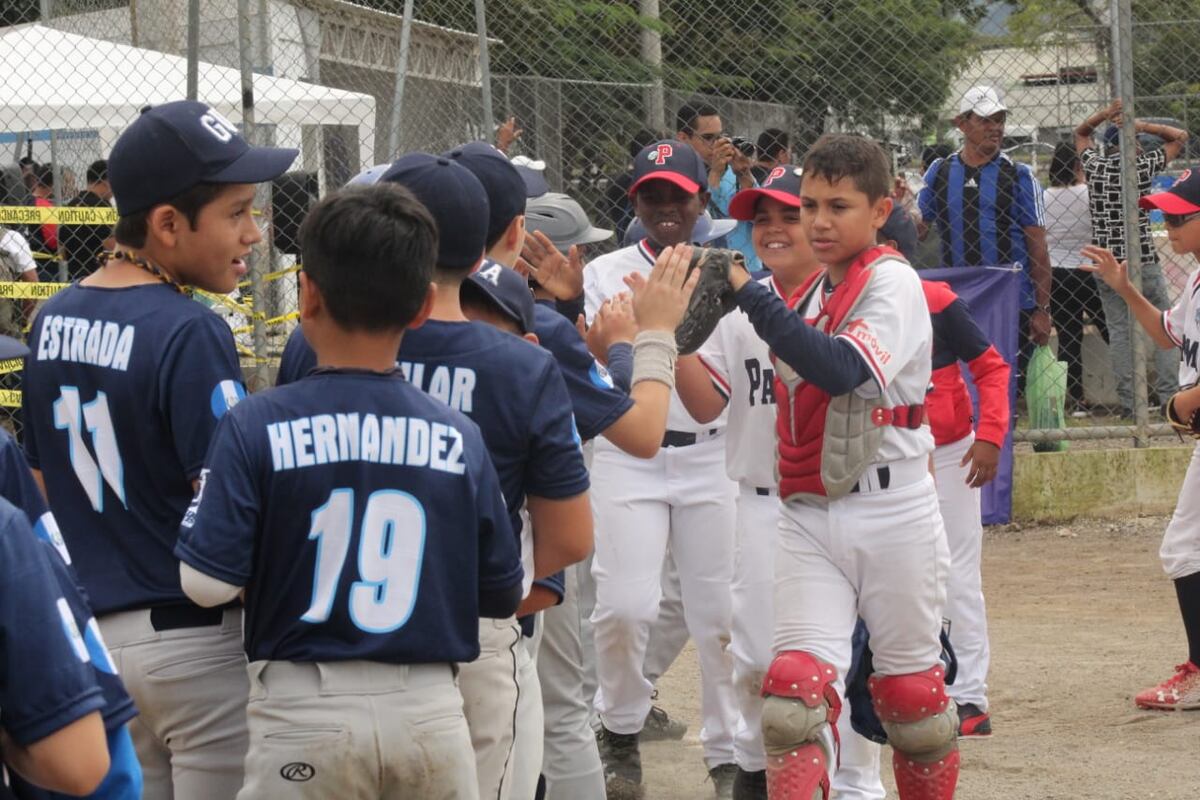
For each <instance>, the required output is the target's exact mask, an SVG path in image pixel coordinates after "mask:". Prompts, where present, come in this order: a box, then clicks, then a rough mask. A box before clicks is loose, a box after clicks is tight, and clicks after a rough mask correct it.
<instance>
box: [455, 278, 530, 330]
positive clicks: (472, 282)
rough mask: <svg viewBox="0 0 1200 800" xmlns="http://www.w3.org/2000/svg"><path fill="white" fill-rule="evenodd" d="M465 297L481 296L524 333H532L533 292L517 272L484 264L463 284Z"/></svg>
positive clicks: (527, 282)
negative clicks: (476, 294)
mask: <svg viewBox="0 0 1200 800" xmlns="http://www.w3.org/2000/svg"><path fill="white" fill-rule="evenodd" d="M461 291H462V293H463V295H470V294H472V293H478V294H479V295H480V296H482V297H484V298H485V299H486V300H487V302H488V303H489V304H490V305H492V306H494V307H495V308H496V309H498V310H499V311H500V313H502V314H504V316H506V317H508V318H509V319H511V320H512V321H513V322H515V323H517V326H518V327H519V328H520V329H521V333H529V332H530V331H532V330H533V313H534V312H533V292H531V291H529V281H527V280H526V279H525V278H524V277H522V276H521V275H520V274H519V273H518V272H517V271H516V270H512V269H509V268H508V267H505V266H502V265H500V264H497V263H496V262H495V261H491V260H488V261H485V262H483V266H481V267H480V268H479V269H478V270H477V271H475V272H472V273H471V275H470V277H468V278H467V279H466V280H465V281H463V285H462V290H461Z"/></svg>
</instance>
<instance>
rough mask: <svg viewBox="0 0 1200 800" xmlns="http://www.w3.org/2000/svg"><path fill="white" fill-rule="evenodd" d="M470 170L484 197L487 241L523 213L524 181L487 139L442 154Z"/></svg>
mask: <svg viewBox="0 0 1200 800" xmlns="http://www.w3.org/2000/svg"><path fill="white" fill-rule="evenodd" d="M442 155H443V157H445V158H449V159H452V160H454V161H457V162H458V163H459V164H461V165H462V166H464V167H466V168H467V169H468V170H470V171H471V172H472V173H473V174H474V175H475V177H476V178H478V179H479V182H480V183H481V184H482V185H483V189H484V191H485V192H487V200H488V234H487V240H488V243H489V244H490V243H492V242H495V241H496V240H498V239H499V238H500V234H502V233H504V231H505V229H506V228H508V226H509V225H510V224H512V221H513V220H514V219H516V218H517V217H519V216H520V215H521V214H524V213H525V181H524V180H523V179H522V178H521V173H519V172H517V168H516V167H514V166H513V165H512V162H511V161H509V160H508V156H506V155H504V153H501V152H500V151H499V150H497V149H496V148H495V147H493V146H492V145H490V144H488V143H487V142H471V143H469V144H464V145H462V146H461V147H456V148H454V149H453V150H450V151H449V152H446V153H443V154H442Z"/></svg>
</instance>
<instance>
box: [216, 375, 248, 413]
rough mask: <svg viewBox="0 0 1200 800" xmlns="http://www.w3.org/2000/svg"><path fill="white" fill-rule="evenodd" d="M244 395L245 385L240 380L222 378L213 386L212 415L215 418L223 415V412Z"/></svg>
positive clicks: (234, 404)
mask: <svg viewBox="0 0 1200 800" xmlns="http://www.w3.org/2000/svg"><path fill="white" fill-rule="evenodd" d="M245 396H246V387H245V386H242V383H241V381H234V380H224V381H221V382H220V383H218V384H217V385H216V386H214V387H213V390H212V397H211V399H210V402H211V405H212V413H213V416H214V417H216V418H217V419H220V418H221V417H223V416H225V412H226V411H228V410H229V409H231V408H233V407H234V406H236V405H237V404H238V401H239V400H241V399H242V398H243V397H245Z"/></svg>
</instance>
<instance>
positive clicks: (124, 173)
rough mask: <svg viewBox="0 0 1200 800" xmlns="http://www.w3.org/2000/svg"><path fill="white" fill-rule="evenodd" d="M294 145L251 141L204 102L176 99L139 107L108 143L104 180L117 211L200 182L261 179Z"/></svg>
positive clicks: (275, 170) (274, 174)
mask: <svg viewBox="0 0 1200 800" xmlns="http://www.w3.org/2000/svg"><path fill="white" fill-rule="evenodd" d="M298 152H299V151H298V150H295V149H293V148H288V147H252V146H250V144H249V143H248V142H247V141H246V140H245V139H244V138H242V136H241V134H239V133H238V130H237V127H236V126H235V125H234V124H233V123H232V122H230V121H229V120H228V119H226V118H225V117H224V116H223V115H222V114H221V113H220V112H218V111H216V110H215V109H213V108H212V107H211V106H209V105H207V104H205V103H199V102H196V101H194V100H177V101H175V102H172V103H163V104H162V105H159V106H152V107H148V108H146V109H143V110H142V114H141V116H140V117H138V118H137V119H136V120H134V122H133V124H132V125H130V126H129V127H128V128H126V129H125V130H124V131H123V132H122V133H121V135H120V137H119V138H118V139H117V142H116V144H114V145H113V149H112V153H111V154H110V155H109V157H108V180H109V183H110V184H111V186H112V190H113V196H114V197H115V199H116V202H117V213H118V214H119V215H121V216H127V215H129V214H136V213H138V212H140V211H146V210H147V209H149V208H151V207H153V206H156V205H158V204H160V203H165V202H167V201H168V200H171V199H172V198H174V197H177V196H179V195H180V194H182V193H183V192H185V191H187V190H188V189H191V188H192V187H193V186H196V185H197V184H200V183H229V184H236V183H262V182H264V181H269V180H274V179H275V178H278V177H279V176H280V175H282V174H283V173H284V172H286V171H287V169H288V167H290V166H291V164H292V162H293V161H295V159H296V155H297V153H298Z"/></svg>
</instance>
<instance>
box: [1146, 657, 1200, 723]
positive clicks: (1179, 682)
mask: <svg viewBox="0 0 1200 800" xmlns="http://www.w3.org/2000/svg"><path fill="white" fill-rule="evenodd" d="M1133 702H1134V703H1136V704H1137V707H1138V708H1149V709H1156V710H1164V711H1187V710H1191V709H1196V708H1200V668H1197V667H1196V665H1195V664H1193V663H1192V662H1190V661H1189V662H1187V663H1186V664H1180V665H1179V666H1177V667H1176V668H1175V674H1174V675H1172V676H1171V677H1170V678H1167V679H1166V680H1165V681H1163V682H1162V683H1160V684H1159V685H1158V686H1155V687H1153V688H1152V689H1147V690H1146V691H1144V692H1141V693H1140V694H1138V696H1137V697H1135V698H1133Z"/></svg>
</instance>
